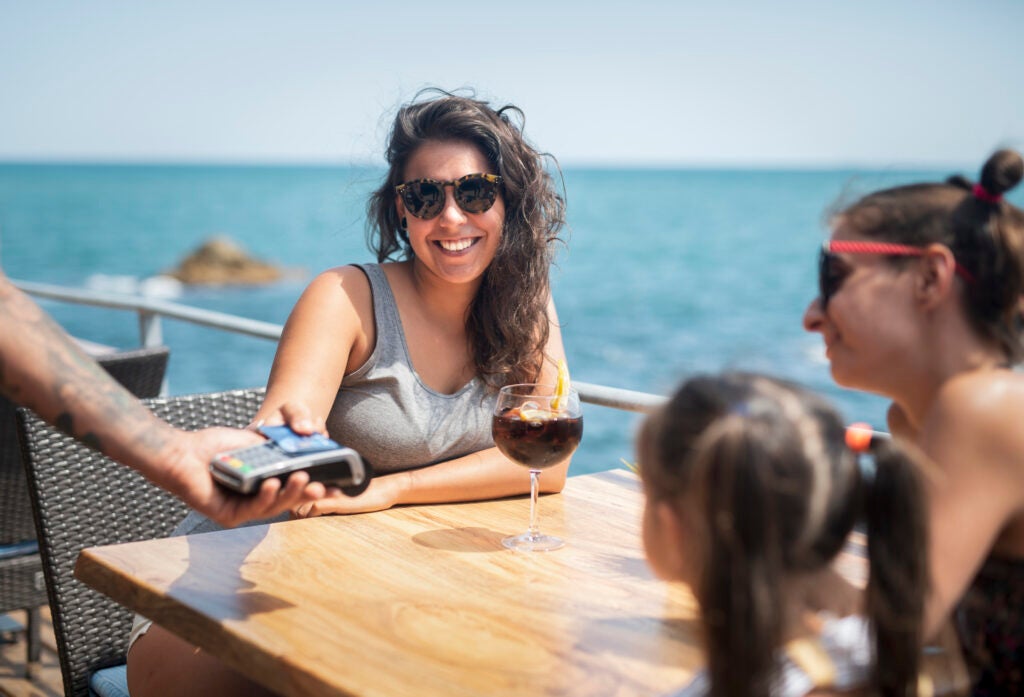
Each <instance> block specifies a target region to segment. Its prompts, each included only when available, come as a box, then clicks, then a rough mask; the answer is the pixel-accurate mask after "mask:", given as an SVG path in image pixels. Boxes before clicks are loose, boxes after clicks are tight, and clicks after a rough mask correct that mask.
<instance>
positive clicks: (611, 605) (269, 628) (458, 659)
mask: <svg viewBox="0 0 1024 697" xmlns="http://www.w3.org/2000/svg"><path fill="white" fill-rule="evenodd" d="M524 476H526V475H525V472H524ZM641 510H642V496H641V491H640V483H639V480H638V479H637V478H636V477H635V476H634V475H632V474H631V473H629V472H625V471H611V472H603V473H600V474H591V475H585V476H579V477H570V478H569V480H568V482H567V484H566V486H565V490H564V491H563V492H562V493H561V494H557V495H551V496H545V497H542V498H541V499H540V527H541V530H542V531H543V532H548V533H552V534H555V535H559V536H561V537H564V538H565V539H566V542H567V544H566V546H565V547H564V548H562V549H560V550H557V551H554V552H546V553H522V552H513V551H510V550H507V549H505V548H504V547H502V545H501V538H502V537H505V536H507V535H511V534H515V533H519V532H522V531H523V529H525V527H526V523H527V519H528V517H529V500H528V499H525V498H515V499H503V500H499V501H485V502H478V503H462V504H444V505H432V506H408V507H401V508H395V509H392V510H388V511H381V512H377V513H369V514H364V515H355V516H329V517H322V518H312V519H307V520H295V521H289V522H284V523H275V524H273V525H261V526H255V527H249V528H240V529H235V530H226V531H223V532H214V533H206V534H202V535H192V536H188V537H177V538H168V539H163V540H150V541H146V542H137V543H131V544H124V545H112V546H107V547H95V548H90V549H86V550H84V551H83V552H82V553H81V555H80V557H79V559H78V564H77V567H76V571H75V573H76V576H77V577H78V578H79V579H80V580H82V581H83V582H85V583H87V584H88V585H90V586H92V587H93V588H96V589H98V590H100V591H102V592H103V593H105V594H107V595H109V596H110V597H112V598H113V599H115V600H116V601H118V602H119V603H121V604H123V605H125V606H127V607H129V608H131V609H132V610H135V611H137V612H139V613H142V614H143V615H145V616H147V617H149V618H151V619H153V620H154V621H156V622H157V623H159V624H161V625H163V626H164V627H166V628H167V629H169V630H170V631H172V632H174V633H176V634H178V635H180V636H181V637H183V638H184V639H186V640H188V641H190V642H192V643H193V644H195V645H197V646H200V647H201V648H202V649H203V650H205V651H208V652H209V653H211V654H213V655H215V656H218V657H220V658H221V659H222V660H224V661H226V662H227V663H228V664H230V665H231V666H233V667H234V668H236V669H238V670H239V671H241V672H242V673H244V674H246V675H248V676H250V677H251V678H253V679H255V680H257V681H259V682H260V683H262V684H265V685H267V686H268V687H270V688H271V689H273V690H275V691H277V692H279V693H281V694H283V695H368V696H369V695H374V696H376V695H379V696H381V697H384V696H387V697H396V696H402V695H417V696H423V697H429V696H430V695H445V696H446V697H450V696H453V695H602V696H605V695H658V694H663V693H665V692H667V691H670V690H672V689H675V688H678V687H679V686H681V685H682V684H684V683H685V682H686V681H687V679H688V677H689V676H690V675H691V674H692V673H693V671H694V670H695V669H696V668H697V667H698V666H699V665H700V664H701V662H702V660H703V659H702V656H701V653H700V648H699V642H698V639H697V634H698V630H697V624H696V621H695V616H696V605H695V604H694V602H693V599H692V597H691V596H690V594H689V593H688V592H687V591H686V589H685V587H683V586H679V585H670V584H665V583H662V582H660V581H657V580H655V579H654V578H653V576H652V575H651V572H650V570H649V569H648V567H647V565H646V564H645V562H644V559H643V549H642V544H641V539H640V518H641Z"/></svg>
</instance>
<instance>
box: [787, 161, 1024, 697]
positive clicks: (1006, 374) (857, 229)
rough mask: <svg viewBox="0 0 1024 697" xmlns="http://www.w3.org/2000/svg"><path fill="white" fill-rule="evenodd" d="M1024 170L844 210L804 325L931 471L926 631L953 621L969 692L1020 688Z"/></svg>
mask: <svg viewBox="0 0 1024 697" xmlns="http://www.w3.org/2000/svg"><path fill="white" fill-rule="evenodd" d="M1022 174H1024V161H1022V159H1021V157H1020V155H1019V154H1017V153H1016V152H1012V151H1008V150H1003V151H999V152H997V153H995V154H994V155H993V156H992V157H991V158H989V160H988V162H986V163H985V166H984V168H983V169H982V172H981V179H980V181H979V182H978V183H977V184H972V183H971V182H969V181H967V180H966V179H964V178H962V177H953V178H951V179H949V180H948V181H947V182H946V183H944V184H915V185H910V186H901V187H896V188H893V189H887V190H884V191H878V192H876V193H873V194H870V195H868V196H866V197H864V198H863V199H861V200H859V201H857V202H856V203H854V204H853V205H851V206H849V207H848V208H846V209H845V210H843V211H842V212H840V213H839V214H838V215H837V216H836V217H835V219H834V222H833V233H832V238H831V240H829V241H828V242H826V243H825V248H824V249H823V250H822V252H821V261H820V294H819V297H818V298H817V299H815V300H814V301H813V302H812V303H811V304H810V306H809V307H808V308H807V312H806V314H805V316H804V326H805V327H806V328H807V329H808V330H809V331H814V332H819V333H821V335H822V337H823V338H824V341H825V347H826V355H827V356H828V359H829V361H830V364H831V369H832V375H833V377H834V378H835V380H836V382H838V383H839V384H841V385H843V386H845V387H852V388H857V389H863V390H868V391H871V392H875V393H878V394H881V395H884V396H886V397H889V398H891V399H892V400H893V403H892V406H891V407H890V410H889V427H890V429H891V430H892V431H893V433H894V435H895V436H897V437H898V438H901V439H904V440H906V441H910V442H911V443H914V444H916V445H917V446H918V447H919V448H920V449H921V450H923V451H924V453H925V454H926V455H928V456H929V457H930V458H931V459H932V460H934V461H935V462H936V463H937V464H938V465H939V468H940V470H941V472H942V476H941V477H940V478H931V479H930V480H929V481H927V486H928V493H929V506H930V515H929V517H930V529H931V540H932V543H931V554H930V556H931V560H932V564H931V565H932V573H931V576H932V578H931V583H932V589H931V593H930V596H929V599H928V603H927V606H926V613H925V632H926V636H931V635H934V633H935V632H936V631H937V630H938V628H939V627H940V625H941V624H942V623H943V622H944V621H945V620H946V619H947V618H950V617H952V618H953V619H954V622H955V624H956V627H957V630H958V632H959V634H960V640H961V643H962V644H963V647H964V650H965V654H966V658H967V662H968V667H969V668H970V669H971V678H972V681H973V690H974V694H977V695H985V694H1001V695H1009V694H1024V672H1022V668H1021V667H1022V666H1024V427H1022V424H1024V375H1022V374H1020V373H1016V372H1014V371H1012V370H1011V366H1013V365H1014V364H1016V363H1018V362H1019V361H1020V359H1021V357H1022V355H1024V346H1022V341H1021V328H1022V324H1021V307H1022V303H1021V298H1022V296H1024V212H1022V211H1021V210H1020V209H1018V208H1016V207H1014V206H1012V205H1011V204H1010V203H1009V202H1007V201H1006V200H1004V198H1003V195H1004V193H1005V192H1007V191H1009V190H1011V189H1012V188H1013V187H1015V186H1016V185H1017V184H1018V183H1019V182H1020V180H1021V177H1022Z"/></svg>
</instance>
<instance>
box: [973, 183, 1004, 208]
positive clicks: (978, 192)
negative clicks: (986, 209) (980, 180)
mask: <svg viewBox="0 0 1024 697" xmlns="http://www.w3.org/2000/svg"><path fill="white" fill-rule="evenodd" d="M971 193H973V194H974V198H976V199H978V200H979V201H984V202H985V203H993V204H995V203H999V202H1000V201H1002V200H1003V195H1002V194H993V193H992V192H990V191H989V190H988V189H986V188H985V187H984V186H982V185H981V184H975V185H974V188H973V189H971Z"/></svg>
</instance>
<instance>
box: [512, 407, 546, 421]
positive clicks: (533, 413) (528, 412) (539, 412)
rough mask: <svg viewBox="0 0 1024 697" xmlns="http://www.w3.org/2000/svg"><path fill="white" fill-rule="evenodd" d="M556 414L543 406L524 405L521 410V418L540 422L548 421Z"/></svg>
mask: <svg viewBox="0 0 1024 697" xmlns="http://www.w3.org/2000/svg"><path fill="white" fill-rule="evenodd" d="M553 416H554V415H553V414H552V413H551V412H550V411H546V410H544V409H541V408H539V407H538V408H530V407H523V408H522V409H520V410H519V418H520V420H522V421H530V422H538V421H548V420H549V419H551V418H552V417H553Z"/></svg>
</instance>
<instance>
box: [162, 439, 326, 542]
mask: <svg viewBox="0 0 1024 697" xmlns="http://www.w3.org/2000/svg"><path fill="white" fill-rule="evenodd" d="M261 442H263V438H262V437H260V436H258V435H256V434H255V433H253V432H251V431H243V430H236V429H231V428H207V429H204V430H202V431H194V432H188V431H174V432H173V435H172V436H171V442H170V443H169V448H168V450H167V452H168V456H167V457H166V459H167V465H166V470H165V471H164V472H160V473H154V474H155V475H156V476H154V477H153V480H154V481H155V482H156V483H157V484H159V485H161V486H163V487H164V488H166V489H167V490H168V491H170V492H171V493H173V494H175V495H177V496H178V497H179V498H181V499H182V500H183V501H185V503H187V504H188V505H189V506H191V507H192V508H194V509H195V510H197V511H199V512H200V513H202V514H203V515H205V516H206V517H208V518H210V519H211V520H214V521H216V522H217V523H219V524H221V525H224V526H226V527H232V526H235V525H238V524H239V523H242V522H245V521H247V520H254V519H260V518H270V517H272V516H275V515H277V514H278V513H281V512H283V511H286V510H289V509H291V508H294V507H295V506H298V505H300V504H303V503H306V502H310V501H315V500H317V499H320V498H322V497H323V496H324V494H325V489H324V485H323V484H320V483H316V482H315V483H309V475H308V474H306V473H305V472H295V473H294V474H292V475H291V476H290V477H288V483H287V485H286V486H284V487H283V488H282V486H281V482H280V481H279V480H277V479H268V480H267V481H265V482H264V483H263V486H262V487H260V490H259V492H258V493H257V494H255V495H250V496H242V495H238V494H233V493H231V492H228V491H227V490H225V489H222V488H221V487H219V486H217V484H216V483H215V482H214V481H213V479H212V478H211V476H210V471H209V463H210V460H211V458H212V457H213V456H214V455H215V454H216V453H219V452H224V451H225V450H232V449H234V448H241V447H245V446H247V445H255V444H257V443H261Z"/></svg>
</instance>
